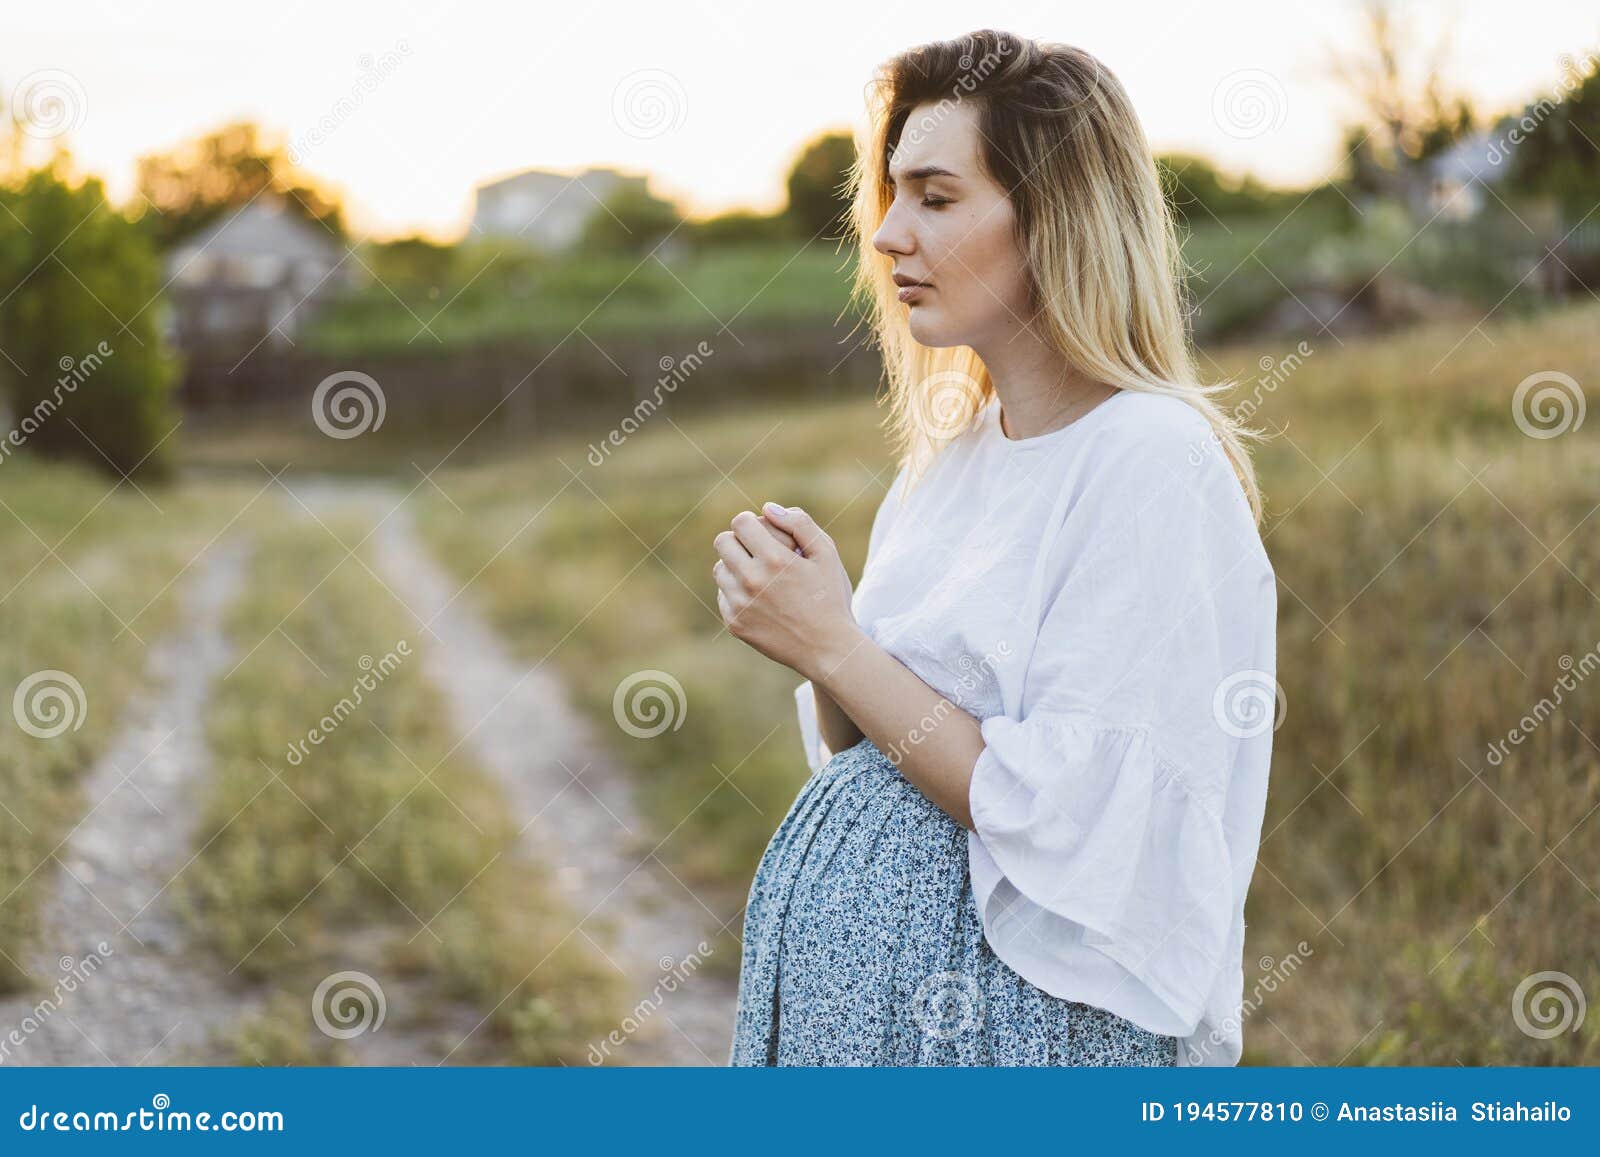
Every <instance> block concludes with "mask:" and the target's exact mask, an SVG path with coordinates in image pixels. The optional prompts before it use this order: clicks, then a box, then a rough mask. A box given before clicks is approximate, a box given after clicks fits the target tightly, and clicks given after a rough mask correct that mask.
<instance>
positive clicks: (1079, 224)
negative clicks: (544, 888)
mask: <svg viewBox="0 0 1600 1157" xmlns="http://www.w3.org/2000/svg"><path fill="white" fill-rule="evenodd" d="M964 100H972V101H974V102H975V107H976V109H977V112H978V124H979V126H980V128H981V130H982V142H981V155H982V158H983V163H984V166H985V167H986V169H987V170H988V172H989V175H990V176H991V177H993V178H994V179H995V180H996V181H997V182H998V183H999V184H1000V186H1001V187H1002V188H1003V189H1004V190H1005V191H1006V193H1007V196H1008V198H1009V200H1010V203H1011V206H1012V209H1013V212H1014V215H1015V218H1016V233H1017V241H1018V245H1019V247H1020V248H1021V250H1022V252H1023V254H1024V256H1025V261H1026V266H1027V270H1028V280H1029V293H1030V306H1031V315H1032V318H1033V319H1034V320H1038V321H1041V322H1042V323H1043V325H1044V332H1045V333H1046V334H1047V335H1048V337H1049V339H1050V340H1051V341H1052V342H1053V344H1054V345H1055V346H1056V347H1057V348H1058V349H1059V350H1060V351H1061V353H1062V354H1063V355H1064V356H1065V358H1066V359H1067V362H1068V364H1069V366H1070V367H1071V368H1072V369H1073V370H1074V371H1075V372H1076V373H1078V374H1081V375H1082V376H1084V377H1085V378H1087V379H1088V380H1090V381H1096V382H1104V383H1106V384H1108V385H1113V386H1116V387H1119V388H1121V389H1124V390H1134V391H1140V392H1144V393H1151V394H1168V395H1170V396H1172V397H1176V398H1180V399H1182V400H1183V401H1184V402H1186V403H1188V404H1189V405H1191V406H1193V407H1194V408H1195V409H1196V410H1198V411H1200V413H1201V414H1202V415H1204V416H1205V418H1206V420H1207V421H1208V422H1210V424H1211V427H1212V431H1213V434H1214V435H1215V437H1216V439H1217V441H1218V443H1219V444H1220V445H1221V446H1222V448H1223V450H1224V451H1225V452H1226V454H1227V456H1228V460H1229V462H1230V463H1231V464H1232V466H1233V469H1234V472H1235V473H1236V474H1237V475H1238V477H1239V482H1240V484H1241V485H1242V486H1243V487H1244V491H1245V496H1246V497H1247V498H1248V500H1249V503H1250V509H1251V512H1252V514H1253V515H1254V517H1255V519H1256V521H1257V523H1259V522H1260V521H1261V518H1262V505H1261V492H1260V488H1259V486H1258V485H1257V482H1256V476H1255V469H1254V466H1253V465H1252V464H1251V461H1250V454H1249V451H1248V449H1247V448H1246V446H1245V442H1246V440H1247V439H1261V438H1262V435H1261V434H1260V433H1259V432H1257V431H1255V430H1251V429H1249V428H1247V427H1245V426H1244V425H1243V424H1242V423H1240V422H1239V421H1237V420H1236V419H1235V418H1234V417H1233V416H1232V415H1230V414H1228V413H1226V412H1225V411H1224V410H1223V409H1222V408H1221V407H1219V406H1218V405H1217V404H1216V403H1215V402H1214V401H1213V400H1212V395H1214V394H1220V393H1225V392H1228V391H1231V390H1232V389H1233V388H1234V386H1235V383H1233V382H1220V383H1213V384H1210V385H1205V384H1202V383H1201V382H1200V380H1199V378H1198V375H1197V374H1196V371H1195V364H1194V355H1193V353H1192V351H1191V348H1190V345H1189V335H1188V324H1187V321H1188V319H1187V315H1186V312H1185V303H1184V298H1183V273H1184V267H1183V263H1182V254H1181V249H1180V244H1179V239H1178V234H1177V227H1176V225H1175V223H1174V220H1173V216H1172V213H1171V211H1170V210H1169V208H1168V205H1167V201H1166V198H1165V197H1164V196H1163V194H1162V189H1161V179H1160V176H1159V175H1158V173H1157V170H1156V164H1155V158H1154V157H1153V156H1152V154H1151V151H1150V147H1149V144H1148V143H1147V141H1146V139H1145V135H1144V129H1143V128H1142V127H1141V125H1140V123H1139V119H1138V117H1137V116H1136V115H1135V114H1134V111H1133V105H1132V103H1131V102H1130V101H1129V99H1128V95H1127V93H1126V92H1125V91H1124V90H1123V88H1122V85H1121V84H1120V83H1119V82H1118V80H1117V79H1116V77H1114V76H1113V75H1112V74H1111V72H1110V71H1109V70H1108V69H1107V68H1106V67H1105V66H1104V65H1103V64H1101V63H1100V62H1099V61H1098V60H1097V59H1095V57H1093V56H1091V55H1090V54H1089V53H1087V52H1085V51H1083V50H1082V49H1080V48H1073V47H1070V46H1068V45H1064V44H1051V43H1042V42H1038V41H1033V40H1027V39H1024V38H1021V37H1018V36H1013V35H1011V34H1009V33H1005V32H997V31H994V30H991V29H984V30H982V31H978V32H973V33H970V34H968V35H966V36H962V37H959V38H956V39H954V40H943V41H937V42H934V43H932V44H924V45H921V46H919V47H917V48H913V49H910V50H909V51H906V52H903V53H901V54H900V55H898V56H896V57H894V58H893V59H891V60H889V61H887V62H886V63H884V64H883V65H882V66H880V68H879V70H878V72H877V74H876V75H875V76H874V78H873V81H872V84H871V85H870V86H869V89H868V102H869V113H870V116H869V124H868V139H867V140H866V141H865V143H864V145H862V147H858V148H857V150H856V162H855V165H854V167H853V169H852V171H851V174H850V180H849V186H848V187H849V190H850V194H851V197H852V201H853V204H852V208H851V213H850V226H851V234H852V238H853V240H854V242H855V244H856V245H857V247H858V248H859V251H860V252H859V260H858V261H857V263H856V275H855V287H854V296H855V297H856V298H857V299H859V300H860V301H861V302H862V304H863V306H864V311H865V314H866V317H867V319H868V321H869V322H870V324H871V326H872V330H873V336H874V338H875V340H876V341H877V343H878V345H879V347H880V349H881V351H882V354H883V364H884V375H885V379H886V382H887V386H888V391H889V402H890V413H889V416H888V418H887V419H886V425H887V426H888V427H889V428H890V437H891V442H892V444H893V449H894V451H895V453H896V455H897V457H898V458H899V460H900V461H901V462H902V463H909V464H910V466H911V473H910V477H909V478H908V482H911V483H913V484H914V483H915V481H916V480H917V478H918V477H919V476H920V475H921V474H922V473H923V471H924V470H925V469H926V466H927V464H928V462H929V461H931V459H932V457H933V456H934V455H935V454H936V453H937V452H938V450H939V449H940V448H941V447H942V446H943V445H944V444H945V443H946V442H948V441H949V440H950V439H951V438H954V437H956V436H957V435H959V434H960V433H962V432H963V431H964V430H966V429H967V428H968V427H969V426H970V425H971V423H972V421H973V419H974V418H975V417H976V415H977V414H978V412H979V411H980V410H981V409H982V408H983V406H984V405H985V404H986V403H987V402H988V400H989V398H990V397H991V396H992V395H993V393H994V384H993V382H992V380H991V379H990V377H989V373H988V370H987V369H986V368H985V367H984V365H983V362H982V360H981V359H980V358H979V357H978V355H977V353H976V352H974V351H973V350H972V349H971V348H970V347H968V346H954V347H949V348H943V349H937V348H932V347H928V346H923V345H921V344H920V343H918V342H917V341H916V340H915V339H914V338H913V337H912V336H911V330H910V327H909V324H908V322H907V318H906V311H905V309H904V308H903V307H902V306H901V305H900V304H899V302H898V300H897V298H896V286H895V284H894V282H893V280H892V278H893V272H894V261H893V258H891V257H889V256H886V255H884V254H881V253H879V252H878V251H877V250H876V249H874V248H873V245H872V238H873V235H874V234H875V233H877V231H878V229H879V228H880V227H881V225H882V223H883V220H884V217H885V216H886V215H887V213H888V211H889V206H890V204H891V203H892V202H893V200H894V194H893V192H892V190H891V189H890V187H889V184H888V166H889V159H890V155H891V152H892V151H893V150H894V149H895V148H896V147H897V146H898V145H899V144H900V141H901V138H902V134H903V133H906V132H907V131H910V132H916V131H919V129H921V130H924V131H925V129H926V127H928V126H929V125H931V124H934V123H937V119H938V118H940V117H943V116H944V115H947V112H948V109H949V108H950V107H952V106H953V105H955V104H959V103H960V102H962V101H964ZM924 104H932V105H933V106H934V108H933V109H932V111H929V112H926V113H924V114H923V115H922V116H921V117H919V118H918V120H917V122H916V123H915V124H912V123H909V122H910V118H911V113H912V112H913V111H914V110H915V109H917V108H918V107H919V106H921V105H924ZM858 144H861V142H858Z"/></svg>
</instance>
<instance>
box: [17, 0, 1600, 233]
mask: <svg viewBox="0 0 1600 1157" xmlns="http://www.w3.org/2000/svg"><path fill="white" fill-rule="evenodd" d="M1407 11H1408V12H1409V13H1410V14H1411V19H1412V20H1414V21H1415V24H1416V27H1417V29H1418V31H1419V33H1420V34H1421V35H1420V36H1419V38H1418V39H1419V41H1421V42H1422V43H1423V45H1424V46H1425V45H1426V44H1431V43H1432V42H1433V41H1434V40H1435V39H1436V38H1437V36H1438V35H1439V32H1440V30H1441V29H1442V28H1444V27H1446V26H1448V27H1450V28H1452V29H1453V31H1454V53H1453V57H1452V61H1453V67H1452V69H1451V71H1450V73H1449V74H1448V76H1449V80H1450V81H1451V82H1452V87H1458V88H1462V89H1465V90H1466V91H1467V92H1469V93H1470V94H1471V95H1472V96H1473V97H1474V98H1475V100H1476V101H1477V102H1478V104H1479V108H1480V110H1482V111H1504V110H1508V109H1512V108H1517V107H1520V106H1521V104H1522V103H1523V102H1524V101H1526V100H1528V99H1531V98H1533V97H1534V96H1536V95H1537V94H1538V93H1539V92H1541V91H1543V90H1547V89H1548V88H1549V87H1550V86H1552V85H1554V84H1555V83H1556V81H1557V79H1558V77H1559V76H1560V75H1561V67H1562V66H1561V63H1560V59H1559V58H1560V57H1561V56H1562V55H1567V56H1569V57H1573V58H1581V57H1582V56H1584V55H1585V54H1587V53H1592V52H1594V51H1595V50H1596V48H1597V47H1600V10H1597V9H1596V6H1595V4H1594V2H1593V0H1524V2H1521V3H1517V4H1515V5H1508V4H1505V3H1497V4H1495V3H1467V2H1456V3H1449V2H1444V3H1435V4H1424V3H1415V4H1411V5H1409V6H1407ZM1355 13H1356V6H1355V5H1354V4H1353V3H1329V4H1318V5H1291V4H1284V3H1281V2H1277V3H1270V2H1267V0H1230V2H1227V3H1221V4H1216V5H1198V4H1179V3H1148V2H1131V3H1118V4H1106V5H1093V6H1091V5H1068V4H1064V3H1062V2H1061V0H1048V2H1036V3H1023V2H1012V0H997V2H994V3H986V4H973V3H954V2H944V0H925V2H923V3H919V4H916V5H912V6H900V5H889V4H871V3H861V2H859V0H855V2H848V0H809V2H807V3H804V4H798V5H770V6H769V5H742V4H741V5H734V4H713V3H710V2H708V0H679V2H677V3H672V4H659V3H629V4H605V3H566V4H539V5H528V6H512V5H507V4H494V3H488V2H484V0H476V2H461V3H449V2H444V0H434V2H423V0H412V2H405V0H398V2H397V0H390V2H385V3H371V2H360V3H326V2H325V3H307V2H305V0H282V2H280V3H277V4H273V5H266V6H261V7H259V8H251V9H248V10H247V9H243V8H230V7H224V6H218V5H215V4H204V3H200V2H199V0H174V2H168V3H157V2H140V0H122V2H107V3H86V2H83V0H58V2H54V3H49V4H30V5H26V6H21V5H19V6H15V7H13V8H12V9H11V11H9V12H8V13H7V14H6V17H5V31H4V34H3V37H0V94H3V97H4V100H5V103H6V104H7V105H8V106H9V105H11V104H12V103H13V94H14V92H15V91H16V90H17V88H18V86H19V84H20V83H21V82H23V81H24V79H25V78H28V77H31V76H36V75H37V74H40V73H45V74H48V79H49V81H50V83H51V84H52V85H54V86H56V87H57V88H58V89H60V90H61V91H64V92H65V93H67V94H68V101H69V103H70V105H71V108H72V111H71V116H72V129H71V131H70V132H69V133H68V134H67V136H66V138H65V139H66V140H68V141H69V142H70V145H71V147H72V151H73V154H74V156H75V158H76V160H77V162H78V165H79V167H80V168H81V169H84V170H87V171H90V172H94V173H98V174H101V175H102V176H104V177H105V178H106V179H107V182H108V184H109V186H110V189H111V193H112V195H113V197H114V198H116V199H118V200H121V199H123V198H125V197H126V196H127V195H128V194H129V192H130V191H131V189H132V187H133V169H134V161H135V159H136V158H137V157H138V156H140V155H141V154H144V153H147V152H150V151H154V150H163V149H168V148H171V147H173V146H175V145H177V144H179V143H180V142H182V141H183V140H185V139H186V138H189V137H192V136H194V135H196V134H199V133H201V132H204V131H205V130H207V129H210V128H214V127H216V126H218V125H220V124H221V123H223V122H225V121H227V120H229V119H232V118H238V117H250V118H255V119H257V120H258V121H260V122H261V123H262V124H263V125H265V126H266V127H268V128H270V129H273V130H276V131H278V132H280V133H282V134H283V136H284V137H285V138H286V139H287V140H288V141H290V142H293V143H296V144H297V145H298V146H299V151H300V153H301V155H302V164H303V166H304V167H305V168H306V169H307V170H309V171H310V172H311V173H313V174H315V175H316V176H317V177H318V178H320V179H321V180H323V181H324V182H326V183H328V184H330V185H331V186H333V187H334V188H335V189H337V190H339V191H340V192H341V193H342V194H343V196H344V197H345V199H346V203H347V205H348V207H349V210H350V217H351V220H352V222H353V224H354V226H355V227H356V228H357V230H358V231H362V232H369V233H372V234H374V235H378V236H389V235H395V234H398V233H403V232H408V231H412V230H423V231H427V232H431V233H433V234H435V235H438V236H453V235H456V234H459V233H460V232H461V231H462V230H463V229H464V228H465V225H466V220H467V218H468V216H469V214H470V210H471V200H472V198H471V190H472V187H473V185H474V184H476V183H478V182H480V181H483V180H486V179H489V178H492V177H496V176H500V175H504V174H507V173H510V172H514V171H516V170H519V169H523V168H528V167H541V168H554V169H575V168H581V167H583V166H586V165H593V164H605V165H613V166H616V167H619V168H622V169H625V170H629V171H634V172H644V173H649V174H650V175H651V177H652V187H653V188H654V189H655V190H656V191H657V192H658V193H660V194H663V195H667V196H671V197H674V198H675V199H677V200H678V201H679V202H680V203H681V204H682V205H683V206H684V207H685V208H686V209H688V210H689V211H691V212H694V213H708V212H713V211H718V210H722V209H726V208H732V207H738V206H746V207H750V208H756V209H763V210H765V209H772V208H776V207H778V206H779V205H781V204H782V201H783V187H782V181H783V174H784V172H785V170H786V168H787V166H788V163H789V161H790V160H791V159H792V158H793V156H794V154H795V152H796V151H797V150H798V149H799V148H800V147H801V145H803V143H804V142H805V141H806V140H807V139H809V138H810V137H811V136H813V135H815V134H816V133H818V132H821V131H823V130H826V129H828V128H848V127H850V126H851V125H852V124H853V123H855V122H856V121H857V120H858V119H859V118H860V116H861V114H862V88H863V85H864V84H865V82H866V81H867V79H868V77H869V76H870V75H871V72H872V69H873V67H874V66H875V65H876V64H877V63H878V62H879V61H881V60H882V59H884V58H885V57H887V56H889V55H891V54H893V53H894V52H896V51H898V50H900V49H902V48H906V47H909V46H911V45H913V44H917V43H920V42H922V41H926V40H930V39H937V38H942V37H947V36H952V35H957V34H960V33H962V32H966V31H969V30H971V29H973V28H975V27H980V26H984V25H988V26H993V27H999V28H1006V29H1009V30H1011V31H1014V32H1017V33H1019V34H1023V35H1028V36H1035V37H1040V38H1044V39H1051V40H1061V41H1066V42H1068V43H1073V44H1077V45H1080V46H1082V47H1084V48H1087V49H1088V50H1089V51H1091V52H1093V53H1095V54H1096V55H1098V56H1099V57H1100V58H1101V59H1102V60H1104V61H1105V62H1106V64H1107V65H1109V66H1110V68H1111V69H1112V70H1113V71H1114V72H1116V73H1117V75H1118V76H1119V77H1120V78H1121V79H1122V81H1123V83H1124V84H1125V85H1126V86H1127V87H1128V89H1129V91H1130V93H1131V94H1132V96H1133V100H1134V104H1135V106H1136V107H1137V108H1138V109H1139V112H1140V115H1141V116H1142V117H1143V119H1144V123H1145V127H1146V130H1147V132H1148V133H1149V135H1150V137H1151V140H1152V143H1153V145H1154V146H1155V148H1156V149H1157V150H1158V151H1166V150H1177V149H1183V150H1188V151H1193V152H1199V153H1202V154H1205V155H1208V156H1210V157H1212V158H1213V159H1214V160H1215V161H1217V162H1218V163H1220V164H1222V165H1224V166H1225V167H1229V168H1232V169H1235V170H1239V171H1244V170H1248V171H1251V172H1254V173H1255V174H1256V175H1258V176H1260V177H1262V178H1264V179H1266V180H1268V181H1272V182H1275V183H1300V182H1305V181H1311V180H1315V179H1317V178H1320V177H1322V176H1324V175H1326V173H1327V172H1328V170H1329V168H1330V167H1331V166H1332V165H1333V164H1334V163H1335V162H1336V160H1337V159H1338V158H1337V147H1338V141H1339V126H1340V123H1341V118H1342V117H1343V116H1344V115H1345V114H1346V111H1347V104H1346V101H1345V98H1344V96H1343V94H1342V92H1341V90H1340V89H1339V88H1338V86H1337V85H1336V84H1335V83H1333V81H1332V80H1331V78H1330V76H1329V72H1328V67H1327V61H1328V56H1329V51H1330V49H1331V48H1333V47H1334V46H1338V45H1341V44H1342V45H1345V46H1347V47H1348V45H1349V44H1350V42H1351V39H1352V37H1353V36H1354V34H1355V28H1356V24H1355ZM1511 16H1515V19H1514V20H1513V19H1510V17H1511ZM385 59H387V60H388V61H389V62H390V63H391V64H392V67H386V66H383V65H381V63H380V62H381V61H383V60H385ZM380 73H386V75H381V76H380V75H379V74H380ZM363 77H365V78H366V79H365V80H363ZM1256 95H1260V96H1262V97H1263V99H1264V103H1261V104H1252V103H1251V102H1250V98H1251V97H1254V96H1256ZM353 98H359V107H356V108H354V109H353V111H351V112H350V113H349V114H348V115H345V116H342V117H340V116H338V115H336V114H335V109H336V108H338V106H339V104H340V102H341V101H342V100H343V101H347V102H348V101H349V100H351V99H353ZM1234 98H1237V99H1238V100H1240V101H1242V103H1238V104H1236V105H1235V106H1234V111H1233V112H1228V111H1227V109H1228V107H1229V100H1230V99H1234ZM1262 110H1265V111H1264V113H1263V112H1262ZM1258 114H1259V115H1258ZM1240 118H1244V119H1243V120H1241V119H1240ZM1252 118H1255V119H1252ZM319 123H320V124H322V125H323V126H324V129H323V130H322V132H321V135H319V130H318V126H319Z"/></svg>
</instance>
